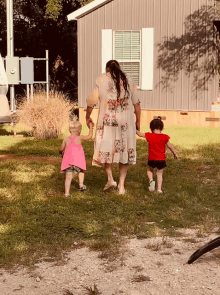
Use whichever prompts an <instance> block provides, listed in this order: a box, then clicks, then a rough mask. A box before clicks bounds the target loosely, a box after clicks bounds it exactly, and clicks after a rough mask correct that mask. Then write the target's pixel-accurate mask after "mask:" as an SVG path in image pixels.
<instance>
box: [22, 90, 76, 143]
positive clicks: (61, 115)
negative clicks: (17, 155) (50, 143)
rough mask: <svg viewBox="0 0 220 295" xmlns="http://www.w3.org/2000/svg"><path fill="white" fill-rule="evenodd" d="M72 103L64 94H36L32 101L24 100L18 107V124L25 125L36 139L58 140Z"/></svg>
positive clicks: (40, 92) (67, 119) (69, 114)
mask: <svg viewBox="0 0 220 295" xmlns="http://www.w3.org/2000/svg"><path fill="white" fill-rule="evenodd" d="M73 108H74V103H72V102H70V101H69V100H68V99H67V98H66V97H65V95H64V94H62V93H59V92H50V94H49V98H48V99H47V96H46V93H45V92H43V91H39V92H36V93H35V94H34V96H33V100H27V99H26V98H24V99H23V100H22V102H21V103H20V105H19V107H18V110H19V111H18V115H19V118H20V122H22V123H25V124H26V125H27V126H28V128H29V129H30V130H31V132H32V135H33V136H34V137H36V138H37V139H49V138H58V137H59V136H60V135H61V133H62V130H63V127H64V126H65V125H66V124H67V123H68V121H69V119H70V116H71V111H72V110H73Z"/></svg>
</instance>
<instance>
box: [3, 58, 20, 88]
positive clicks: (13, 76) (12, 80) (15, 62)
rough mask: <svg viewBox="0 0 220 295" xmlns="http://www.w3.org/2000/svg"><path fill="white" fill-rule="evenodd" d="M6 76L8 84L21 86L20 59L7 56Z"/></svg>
mask: <svg viewBox="0 0 220 295" xmlns="http://www.w3.org/2000/svg"><path fill="white" fill-rule="evenodd" d="M6 75H7V78H8V84H11V85H17V84H19V78H20V75H19V57H17V56H7V57H6Z"/></svg>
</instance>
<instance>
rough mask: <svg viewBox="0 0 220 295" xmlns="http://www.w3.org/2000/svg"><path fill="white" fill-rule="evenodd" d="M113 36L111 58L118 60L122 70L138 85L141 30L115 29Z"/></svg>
mask: <svg viewBox="0 0 220 295" xmlns="http://www.w3.org/2000/svg"><path fill="white" fill-rule="evenodd" d="M113 36H114V40H113V46H114V48H113V59H116V60H117V61H118V62H119V64H120V66H121V69H122V71H124V72H125V73H126V74H127V76H130V77H131V78H132V79H133V80H134V83H135V84H136V85H137V86H138V87H140V72H141V32H140V31H115V32H114V35H113Z"/></svg>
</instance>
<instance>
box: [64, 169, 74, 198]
mask: <svg viewBox="0 0 220 295" xmlns="http://www.w3.org/2000/svg"><path fill="white" fill-rule="evenodd" d="M72 178H73V172H66V179H65V196H68V195H69V193H70V185H71V182H72Z"/></svg>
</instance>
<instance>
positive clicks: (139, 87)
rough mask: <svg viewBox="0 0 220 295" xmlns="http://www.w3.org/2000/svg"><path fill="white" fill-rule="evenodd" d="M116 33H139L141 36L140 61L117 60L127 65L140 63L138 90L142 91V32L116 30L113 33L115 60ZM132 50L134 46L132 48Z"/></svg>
mask: <svg viewBox="0 0 220 295" xmlns="http://www.w3.org/2000/svg"><path fill="white" fill-rule="evenodd" d="M115 32H139V34H140V44H139V46H140V59H117V61H118V62H119V63H120V62H123V63H126V62H130V63H135V62H138V63H139V85H136V86H137V89H141V84H142V83H141V81H142V77H141V73H142V34H141V33H142V32H141V30H114V31H113V34H112V35H113V59H115V58H116V57H115ZM131 48H132V46H131Z"/></svg>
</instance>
